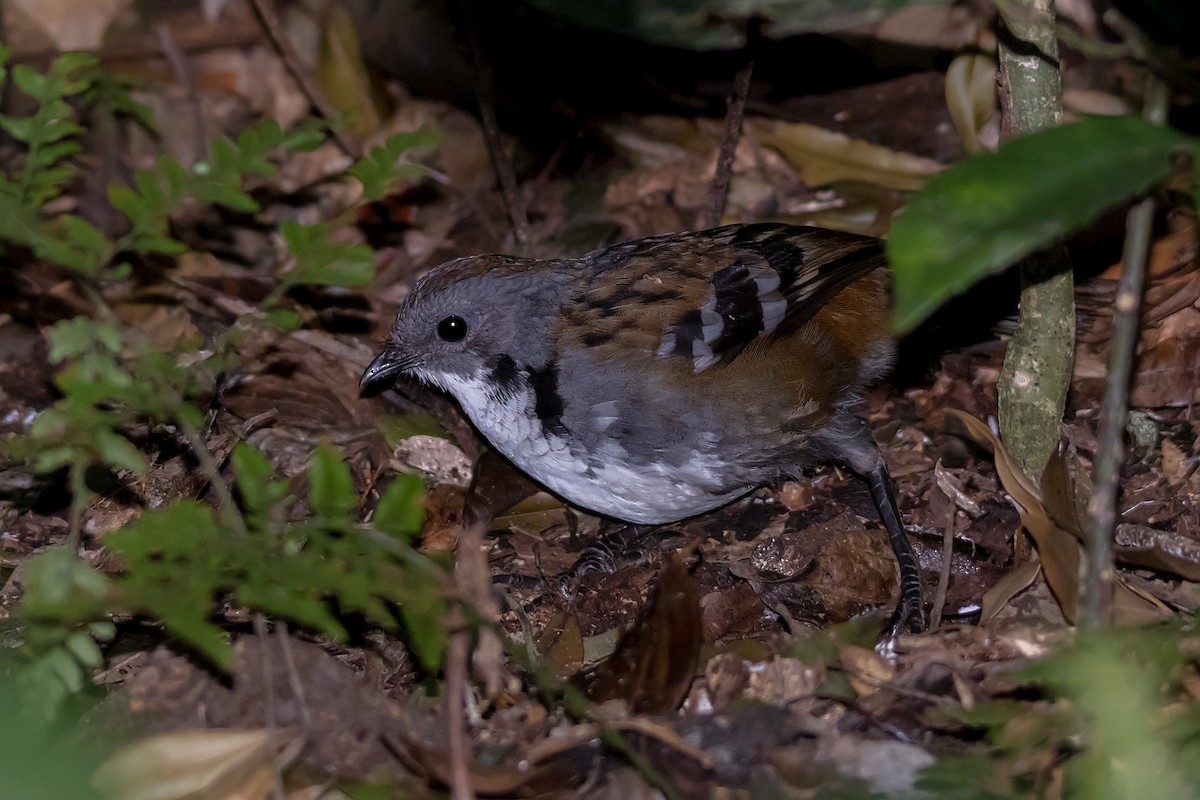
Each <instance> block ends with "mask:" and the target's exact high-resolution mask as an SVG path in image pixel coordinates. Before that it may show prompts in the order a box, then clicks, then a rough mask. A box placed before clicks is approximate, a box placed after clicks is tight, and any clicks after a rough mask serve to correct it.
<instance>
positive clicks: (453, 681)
mask: <svg viewBox="0 0 1200 800" xmlns="http://www.w3.org/2000/svg"><path fill="white" fill-rule="evenodd" d="M457 621H458V622H462V619H461V615H460V618H459V619H458V620H457ZM469 636H470V634H469V633H467V631H465V630H458V631H455V632H454V633H453V634H451V635H450V642H449V644H448V645H447V648H446V724H447V725H448V726H449V729H450V731H449V732H450V747H449V750H450V796H451V798H453V800H475V789H474V787H472V786H471V768H470V764H469V760H468V758H469V756H468V753H467V720H466V709H464V708H463V701H464V698H465V697H466V692H467V659H468V658H469V656H470V652H469V651H470V641H469Z"/></svg>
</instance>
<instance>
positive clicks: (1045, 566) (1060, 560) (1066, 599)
mask: <svg viewBox="0 0 1200 800" xmlns="http://www.w3.org/2000/svg"><path fill="white" fill-rule="evenodd" d="M947 413H949V414H950V415H951V416H952V417H953V418H954V419H956V420H958V421H959V422H960V423H961V424H962V425H963V427H964V428H965V429H966V431H967V435H968V436H969V437H970V438H971V440H972V441H973V442H975V443H976V444H977V445H979V446H980V447H983V448H985V449H987V450H990V451H991V452H992V454H993V457H994V459H995V463H996V471H997V472H998V473H999V474H1000V482H1001V483H1002V484H1003V485H1004V490H1005V491H1006V492H1008V494H1009V496H1010V497H1012V499H1013V500H1014V501H1015V502H1016V503H1017V505H1018V506H1020V508H1021V525H1022V526H1023V527H1024V528H1025V530H1026V531H1028V532H1029V536H1030V537H1031V538H1032V539H1033V541H1034V544H1036V545H1037V548H1038V554H1039V555H1040V556H1041V563H1042V571H1043V573H1044V574H1045V575H1046V583H1048V584H1049V585H1050V591H1051V592H1053V593H1054V599H1055V600H1057V601H1058V604H1059V607H1060V608H1061V609H1062V612H1063V616H1064V617H1066V618H1067V620H1068V621H1069V622H1074V621H1075V612H1076V605H1077V603H1078V600H1079V561H1080V552H1079V543H1078V541H1077V540H1076V539H1075V538H1074V537H1073V536H1071V535H1070V534H1069V533H1067V532H1066V531H1064V530H1062V529H1061V528H1060V527H1058V526H1057V525H1055V524H1054V522H1053V521H1052V520H1051V519H1050V517H1049V515H1048V514H1047V513H1046V509H1045V507H1044V505H1043V503H1042V496H1041V492H1040V491H1039V490H1038V488H1037V486H1035V485H1034V483H1033V481H1031V480H1030V479H1029V477H1028V476H1027V475H1026V474H1025V473H1024V472H1023V471H1022V470H1021V468H1020V467H1019V466H1018V465H1017V463H1016V462H1015V461H1014V460H1013V459H1012V456H1010V455H1009V453H1008V450H1007V449H1006V448H1005V447H1004V444H1003V443H1002V442H1001V441H1000V439H999V438H998V437H997V436H996V434H994V433H992V430H991V428H989V427H988V426H987V425H985V424H984V423H983V422H981V421H979V420H978V419H976V418H975V417H973V416H971V415H970V414H967V413H966V412H964V411H959V410H958V409H950V410H949V411H948V412H947Z"/></svg>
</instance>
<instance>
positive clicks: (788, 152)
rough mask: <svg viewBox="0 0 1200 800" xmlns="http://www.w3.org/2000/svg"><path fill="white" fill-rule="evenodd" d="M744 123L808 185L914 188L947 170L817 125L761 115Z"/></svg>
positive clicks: (762, 143) (927, 160)
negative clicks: (847, 183) (852, 183)
mask: <svg viewBox="0 0 1200 800" xmlns="http://www.w3.org/2000/svg"><path fill="white" fill-rule="evenodd" d="M746 125H747V128H748V129H749V131H750V132H751V134H752V135H753V136H754V138H755V139H756V140H757V141H758V143H759V144H761V145H762V146H764V147H768V148H771V149H773V150H777V151H778V152H779V153H780V154H781V155H782V156H783V157H784V159H785V160H786V161H787V162H788V163H789V164H791V165H792V167H794V168H795V169H797V170H798V171H799V172H800V173H801V175H802V177H803V178H804V182H805V183H807V184H808V185H809V186H824V185H826V184H829V183H833V182H834V181H844V180H848V181H864V182H866V183H874V184H878V185H880V186H887V187H889V188H892V189H905V190H916V189H919V188H921V186H923V185H924V183H925V181H926V179H927V178H929V177H930V176H931V175H934V174H936V173H938V172H940V171H941V170H942V169H943V168H944V167H943V165H942V164H940V163H938V162H937V161H934V160H933V159H929V158H922V157H921V156H916V155H913V154H911V153H901V152H899V151H896V150H890V149H888V148H886V147H881V146H879V145H875V144H871V143H870V142H866V141H863V140H862V139H852V138H850V137H849V136H847V135H846V134H844V133H838V132H837V131H831V130H827V129H826V128H820V127H817V126H816V125H808V124H805V123H802V122H779V121H776V120H769V119H763V118H757V117H756V118H754V119H750V120H747V123H746Z"/></svg>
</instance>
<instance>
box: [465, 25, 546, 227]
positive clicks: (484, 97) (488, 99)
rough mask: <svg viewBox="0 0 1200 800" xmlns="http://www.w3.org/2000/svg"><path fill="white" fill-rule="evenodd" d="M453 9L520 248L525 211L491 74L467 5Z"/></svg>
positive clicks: (481, 119)
mask: <svg viewBox="0 0 1200 800" xmlns="http://www.w3.org/2000/svg"><path fill="white" fill-rule="evenodd" d="M456 9H457V12H458V14H457V15H458V18H459V20H460V23H459V24H460V25H461V26H462V29H463V35H464V36H465V37H466V40H467V47H468V49H469V50H470V53H471V62H472V63H473V64H474V65H475V100H476V102H478V103H479V119H480V123H481V124H482V125H483V138H484V141H485V142H486V143H487V149H488V155H489V156H491V159H492V169H494V170H495V171H496V179H497V180H499V182H500V191H501V193H502V194H503V195H504V205H505V206H506V207H507V208H508V218H509V220H510V221H511V222H512V228H513V237H514V238H515V239H516V240H517V243H518V244H521V245H524V244H526V243H527V242H528V241H529V214H528V211H527V210H526V208H525V200H524V198H522V197H521V190H520V186H519V185H518V184H517V174H516V172H515V171H514V170H513V165H512V159H510V158H509V157H508V154H507V153H506V152H505V151H504V139H503V137H502V136H501V135H500V125H499V124H498V123H497V122H496V107H495V106H494V105H493V104H492V86H493V82H492V71H491V69H490V68H489V67H488V65H487V62H486V61H485V60H484V58H483V50H482V49H481V48H480V47H479V39H478V38H477V37H476V35H475V20H474V17H473V15H472V13H471V9H470V8H469V7H468V4H467V3H461V2H460V3H458V4H456Z"/></svg>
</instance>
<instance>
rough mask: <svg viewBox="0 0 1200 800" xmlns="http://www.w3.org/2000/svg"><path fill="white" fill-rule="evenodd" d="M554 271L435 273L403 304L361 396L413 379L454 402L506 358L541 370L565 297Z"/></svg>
mask: <svg viewBox="0 0 1200 800" xmlns="http://www.w3.org/2000/svg"><path fill="white" fill-rule="evenodd" d="M559 263H562V262H559ZM555 267H556V263H555V262H546V261H534V260H529V259H520V258H514V257H511V256H474V257H470V258H460V259H457V260H455V261H451V262H448V263H446V264H442V265H441V266H439V267H435V268H434V269H433V270H431V271H430V272H429V273H428V274H426V275H425V277H424V278H422V279H421V280H420V281H418V283H417V284H416V286H414V287H413V290H412V292H410V293H409V295H408V297H406V298H405V300H404V303H403V304H402V305H401V307H400V311H399V313H397V315H396V322H395V323H394V324H393V326H392V331H391V333H390V334H389V335H388V338H387V341H386V342H385V344H384V348H383V351H382V352H381V353H380V354H379V356H378V357H377V358H376V359H375V360H374V361H373V362H371V365H370V366H369V367H367V370H366V372H364V373H363V376H362V380H361V382H360V386H361V388H362V391H363V393H364V394H376V393H378V392H380V391H383V390H385V389H389V388H391V387H392V386H393V385H394V384H395V382H396V380H397V379H398V378H400V377H401V376H404V375H410V376H412V377H415V378H418V379H420V380H423V381H426V382H428V383H431V384H434V385H435V386H438V387H440V388H442V389H445V390H447V391H449V392H451V393H452V394H453V393H455V392H456V389H457V388H459V387H460V386H461V385H462V382H463V381H469V380H472V379H474V378H476V377H477V376H479V375H480V374H481V373H482V372H485V371H488V370H492V369H495V368H496V365H497V363H498V361H500V360H501V359H502V358H503V357H505V356H507V360H506V361H507V363H509V364H511V363H516V364H534V365H540V364H544V363H546V362H547V361H549V360H550V359H551V357H552V355H553V354H552V352H551V348H552V345H553V341H552V340H553V328H554V323H555V320H556V318H557V316H558V313H559V310H560V309H561V306H562V304H563V302H565V299H566V297H567V295H568V293H569V287H568V285H567V284H568V278H567V275H566V272H565V271H563V272H560V270H558V269H556V268H555Z"/></svg>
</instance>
